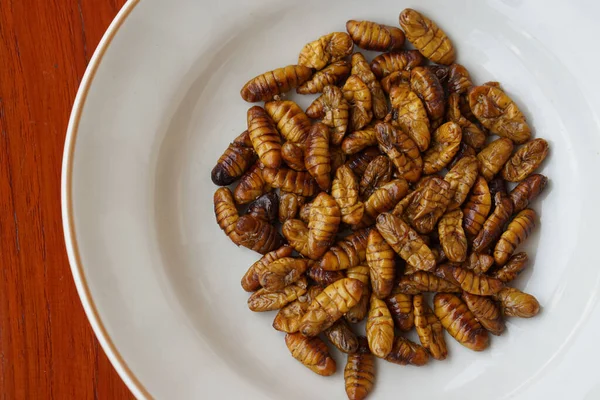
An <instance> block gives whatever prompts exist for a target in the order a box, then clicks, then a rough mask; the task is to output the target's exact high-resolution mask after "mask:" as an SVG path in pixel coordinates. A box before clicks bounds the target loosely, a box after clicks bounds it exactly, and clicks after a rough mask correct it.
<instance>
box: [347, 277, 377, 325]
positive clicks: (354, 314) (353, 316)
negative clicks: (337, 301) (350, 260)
mask: <svg viewBox="0 0 600 400" xmlns="http://www.w3.org/2000/svg"><path fill="white" fill-rule="evenodd" d="M346 276H347V277H348V278H353V279H356V280H358V281H360V282H361V283H362V284H363V293H362V296H361V297H360V300H359V301H358V303H356V304H355V305H354V306H353V307H351V308H350V310H348V312H347V313H346V315H345V316H344V317H345V318H346V320H347V321H348V322H350V323H351V324H356V323H358V322H360V321H362V320H363V319H365V318H366V317H367V313H368V312H369V303H370V301H371V284H370V282H369V267H368V266H365V265H357V266H356V267H350V268H348V269H347V270H346Z"/></svg>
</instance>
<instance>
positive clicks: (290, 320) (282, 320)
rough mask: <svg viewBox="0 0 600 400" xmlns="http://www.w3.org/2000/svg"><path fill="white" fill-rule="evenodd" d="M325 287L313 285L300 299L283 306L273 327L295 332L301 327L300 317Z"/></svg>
mask: <svg viewBox="0 0 600 400" xmlns="http://www.w3.org/2000/svg"><path fill="white" fill-rule="evenodd" d="M322 290H323V288H322V287H321V286H311V287H309V288H308V291H307V292H306V293H304V294H303V295H301V296H298V299H296V300H294V301H292V302H291V303H289V304H287V305H286V306H285V307H283V308H281V309H280V310H279V311H278V312H277V315H276V316H275V319H273V328H275V329H276V330H278V331H281V332H286V333H295V332H298V329H300V319H302V316H303V315H304V313H305V312H306V310H307V309H308V306H309V305H310V303H311V302H312V300H313V299H314V298H315V297H316V296H317V295H318V294H319V293H321V291H322Z"/></svg>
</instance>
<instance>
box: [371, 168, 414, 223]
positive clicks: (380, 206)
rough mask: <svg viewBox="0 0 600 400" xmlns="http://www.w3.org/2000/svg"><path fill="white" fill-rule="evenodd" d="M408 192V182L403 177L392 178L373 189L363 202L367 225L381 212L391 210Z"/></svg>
mask: <svg viewBox="0 0 600 400" xmlns="http://www.w3.org/2000/svg"><path fill="white" fill-rule="evenodd" d="M407 193H408V183H407V182H406V180H405V179H403V178H400V179H394V180H392V181H390V182H388V183H386V184H385V185H383V186H381V187H380V188H379V189H377V190H375V191H374V192H373V194H372V195H371V196H369V198H368V199H367V201H366V202H365V212H366V215H367V216H368V217H369V218H368V221H367V222H368V225H371V224H372V223H373V221H374V219H375V218H376V217H377V216H378V215H379V214H381V213H383V212H386V211H390V210H392V209H393V208H394V207H395V206H396V204H398V202H399V201H400V200H401V199H402V198H404V196H406V194H407Z"/></svg>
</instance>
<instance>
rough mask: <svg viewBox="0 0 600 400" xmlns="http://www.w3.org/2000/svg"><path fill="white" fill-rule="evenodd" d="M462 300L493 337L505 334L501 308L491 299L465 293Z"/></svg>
mask: <svg viewBox="0 0 600 400" xmlns="http://www.w3.org/2000/svg"><path fill="white" fill-rule="evenodd" d="M462 298H463V300H464V301H465V304H466V305H467V307H468V308H469V310H470V311H471V312H472V313H473V315H474V316H475V318H477V321H479V323H480V324H481V325H482V326H483V327H484V328H485V329H487V330H488V331H489V332H490V333H491V334H492V335H500V334H501V333H502V332H504V319H503V318H502V312H501V311H500V308H498V306H497V305H496V303H494V300H492V299H490V298H489V297H483V296H477V295H475V294H471V293H467V292H464V293H463V294H462Z"/></svg>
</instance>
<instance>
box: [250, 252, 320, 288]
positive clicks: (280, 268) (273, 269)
mask: <svg viewBox="0 0 600 400" xmlns="http://www.w3.org/2000/svg"><path fill="white" fill-rule="evenodd" d="M308 266H309V260H307V259H306V258H293V257H282V258H279V259H277V260H275V261H273V262H271V263H269V264H267V265H266V266H265V268H263V269H262V270H260V271H259V273H258V280H259V282H260V284H261V286H262V287H263V288H265V289H267V290H272V291H274V290H281V289H283V288H284V287H286V286H288V285H290V284H292V283H294V282H296V281H297V280H298V279H300V277H301V276H302V275H303V274H304V272H305V271H306V270H307V268H308Z"/></svg>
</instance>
